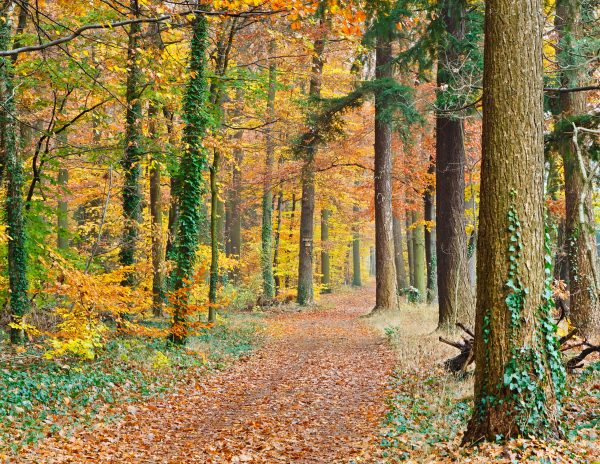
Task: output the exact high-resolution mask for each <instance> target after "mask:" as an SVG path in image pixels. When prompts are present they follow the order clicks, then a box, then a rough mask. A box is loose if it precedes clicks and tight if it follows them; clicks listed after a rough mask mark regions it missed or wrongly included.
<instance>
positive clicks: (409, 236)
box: [406, 211, 415, 287]
mask: <svg viewBox="0 0 600 464" xmlns="http://www.w3.org/2000/svg"><path fill="white" fill-rule="evenodd" d="M412 224H413V223H412V214H411V213H410V212H409V211H407V212H406V253H407V256H408V283H409V284H410V286H411V287H414V286H415V242H414V240H413V227H412Z"/></svg>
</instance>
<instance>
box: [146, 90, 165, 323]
mask: <svg viewBox="0 0 600 464" xmlns="http://www.w3.org/2000/svg"><path fill="white" fill-rule="evenodd" d="M157 117H158V108H157V106H156V103H155V102H151V103H150V106H149V107H148V132H149V133H150V138H151V139H152V140H153V142H154V147H153V150H157V148H158V147H157V144H156V142H157V141H158V127H157ZM159 158H160V156H157V155H153V156H152V158H151V159H150V163H149V164H150V167H149V171H150V219H151V229H152V314H154V316H156V317H160V316H162V313H163V305H164V302H165V278H164V271H163V269H164V259H165V249H164V248H165V247H164V240H163V202H162V194H161V160H160V159H159Z"/></svg>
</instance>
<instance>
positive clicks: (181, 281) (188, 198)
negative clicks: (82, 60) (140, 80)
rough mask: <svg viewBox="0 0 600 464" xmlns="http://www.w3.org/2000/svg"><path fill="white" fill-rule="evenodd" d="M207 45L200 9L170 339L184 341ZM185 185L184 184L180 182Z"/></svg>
mask: <svg viewBox="0 0 600 464" xmlns="http://www.w3.org/2000/svg"><path fill="white" fill-rule="evenodd" d="M207 47H208V22H207V20H206V17H205V16H204V15H202V14H200V13H197V14H196V16H195V19H194V25H193V35H192V41H191V47H190V48H191V50H190V71H191V72H190V77H189V81H188V84H187V88H186V92H185V96H184V101H183V115H182V117H183V120H184V121H185V127H184V129H183V142H184V144H183V145H184V147H185V148H184V151H183V154H182V159H181V165H180V168H179V179H178V182H177V185H178V195H177V197H178V202H179V208H178V210H179V214H178V215H179V219H178V221H177V224H178V234H177V235H178V236H177V241H176V250H175V264H176V267H175V271H174V278H173V281H174V285H173V288H174V289H175V291H177V292H178V293H179V294H178V301H177V302H176V304H175V312H174V315H173V327H172V333H171V335H170V337H169V338H170V340H171V342H173V343H175V344H183V343H185V341H186V338H187V324H186V318H187V312H188V300H189V290H190V287H191V285H192V280H193V277H194V270H195V263H196V251H197V248H198V240H199V236H200V233H199V229H200V221H201V219H202V217H201V204H202V203H203V200H202V198H203V194H204V193H205V186H204V179H203V176H202V173H203V172H204V171H205V170H206V168H207V156H206V151H205V148H204V147H203V145H202V141H203V139H204V137H205V135H206V128H207V127H208V124H209V120H208V118H207V112H206V108H205V106H206V104H207V103H208V82H207V79H206V72H207V57H206V50H207ZM182 185H185V188H181V187H180V186H182Z"/></svg>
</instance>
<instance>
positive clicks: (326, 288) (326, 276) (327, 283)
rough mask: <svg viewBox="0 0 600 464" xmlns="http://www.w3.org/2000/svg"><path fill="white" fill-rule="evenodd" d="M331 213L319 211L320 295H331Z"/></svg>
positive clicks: (326, 210)
mask: <svg viewBox="0 0 600 464" xmlns="http://www.w3.org/2000/svg"><path fill="white" fill-rule="evenodd" d="M330 216H331V211H329V210H328V209H324V210H322V211H321V248H322V251H321V275H322V277H321V284H322V285H323V289H322V290H321V293H331V265H330V262H329V251H328V246H329V217H330Z"/></svg>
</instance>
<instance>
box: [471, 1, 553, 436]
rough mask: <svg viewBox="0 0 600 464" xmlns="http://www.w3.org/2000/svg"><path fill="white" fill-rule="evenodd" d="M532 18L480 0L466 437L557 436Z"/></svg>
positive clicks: (528, 7) (521, 6) (532, 4)
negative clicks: (471, 400) (477, 187)
mask: <svg viewBox="0 0 600 464" xmlns="http://www.w3.org/2000/svg"><path fill="white" fill-rule="evenodd" d="M542 20H543V17H542V4H541V0H488V1H487V2H486V15H485V61H484V62H485V65H484V82H483V87H484V92H483V95H484V96H483V108H484V111H483V162H482V172H481V203H480V214H479V241H478V244H477V309H476V324H475V327H476V329H475V362H476V368H475V406H474V410H473V416H472V418H471V420H470V422H469V426H468V430H467V432H466V434H465V438H464V441H465V442H466V443H476V442H479V441H480V440H486V439H487V440H498V439H499V438H500V439H502V440H508V439H510V438H513V437H520V436H526V437H540V438H550V437H558V436H559V435H560V427H559V422H560V417H559V414H560V413H559V407H558V403H559V402H560V397H561V396H562V393H563V391H564V387H563V386H564V380H565V372H564V368H563V366H562V361H561V359H560V351H559V349H558V340H557V339H556V337H555V334H554V328H553V323H552V318H551V314H550V313H551V308H552V301H551V296H552V294H551V291H550V290H549V286H550V284H551V277H552V276H551V264H548V262H549V261H550V258H549V256H547V254H548V253H549V247H548V246H546V245H545V232H544V179H543V176H544V138H543V135H544V134H543V131H544V118H543V105H542V100H543V64H542V53H543V51H542V45H543V42H542V30H543V21H542ZM516 123H517V124H516Z"/></svg>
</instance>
